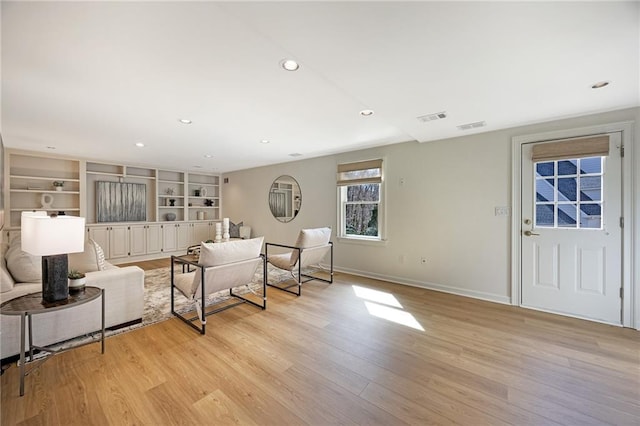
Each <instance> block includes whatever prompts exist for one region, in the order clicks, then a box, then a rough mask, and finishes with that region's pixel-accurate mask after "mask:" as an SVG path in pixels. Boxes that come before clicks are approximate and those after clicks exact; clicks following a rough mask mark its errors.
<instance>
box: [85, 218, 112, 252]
mask: <svg viewBox="0 0 640 426" xmlns="http://www.w3.org/2000/svg"><path fill="white" fill-rule="evenodd" d="M87 232H88V233H89V238H91V239H92V240H93V241H95V242H96V243H98V245H99V246H100V247H101V248H102V251H103V252H104V257H105V258H107V259H108V258H109V227H108V226H90V227H88V228H87Z"/></svg>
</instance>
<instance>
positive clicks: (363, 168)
mask: <svg viewBox="0 0 640 426" xmlns="http://www.w3.org/2000/svg"><path fill="white" fill-rule="evenodd" d="M337 185H338V196H339V209H340V211H339V213H338V222H339V229H340V237H343V238H354V239H363V240H381V239H382V235H383V229H382V224H383V221H382V216H383V211H384V209H383V205H382V201H383V199H384V197H383V193H382V192H383V187H382V160H381V159H378V160H369V161H360V162H357V163H346V164H339V165H338V182H337Z"/></svg>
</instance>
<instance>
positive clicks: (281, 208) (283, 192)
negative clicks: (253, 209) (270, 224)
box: [269, 175, 302, 223]
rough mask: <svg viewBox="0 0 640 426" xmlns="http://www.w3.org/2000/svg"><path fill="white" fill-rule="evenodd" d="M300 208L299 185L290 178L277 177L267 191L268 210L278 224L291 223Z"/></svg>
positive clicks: (284, 176)
mask: <svg viewBox="0 0 640 426" xmlns="http://www.w3.org/2000/svg"><path fill="white" fill-rule="evenodd" d="M301 206H302V192H301V191H300V185H298V182H297V181H296V180H295V179H294V178H292V177H291V176H286V175H283V176H278V177H277V178H276V180H274V181H273V183H272V184H271V189H269V209H271V214H273V217H275V218H276V219H278V220H279V221H280V222H283V223H287V222H291V221H292V220H293V219H294V218H295V217H296V216H297V215H298V212H299V211H300V207H301Z"/></svg>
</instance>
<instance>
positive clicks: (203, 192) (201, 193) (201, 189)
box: [200, 186, 207, 197]
mask: <svg viewBox="0 0 640 426" xmlns="http://www.w3.org/2000/svg"><path fill="white" fill-rule="evenodd" d="M200 196H201V197H206V196H207V188H205V187H204V186H203V187H202V188H200Z"/></svg>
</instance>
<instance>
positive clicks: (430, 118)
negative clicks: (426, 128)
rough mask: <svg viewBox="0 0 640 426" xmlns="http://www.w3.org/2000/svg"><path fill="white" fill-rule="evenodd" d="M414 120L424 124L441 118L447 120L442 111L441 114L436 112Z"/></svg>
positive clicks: (445, 114)
mask: <svg viewBox="0 0 640 426" xmlns="http://www.w3.org/2000/svg"><path fill="white" fill-rule="evenodd" d="M416 118H417V119H418V120H419V121H422V122H423V123H426V122H428V121H433V120H441V119H443V118H447V113H446V112H445V111H442V112H436V113H435V114H427V115H421V116H420V117H416Z"/></svg>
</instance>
